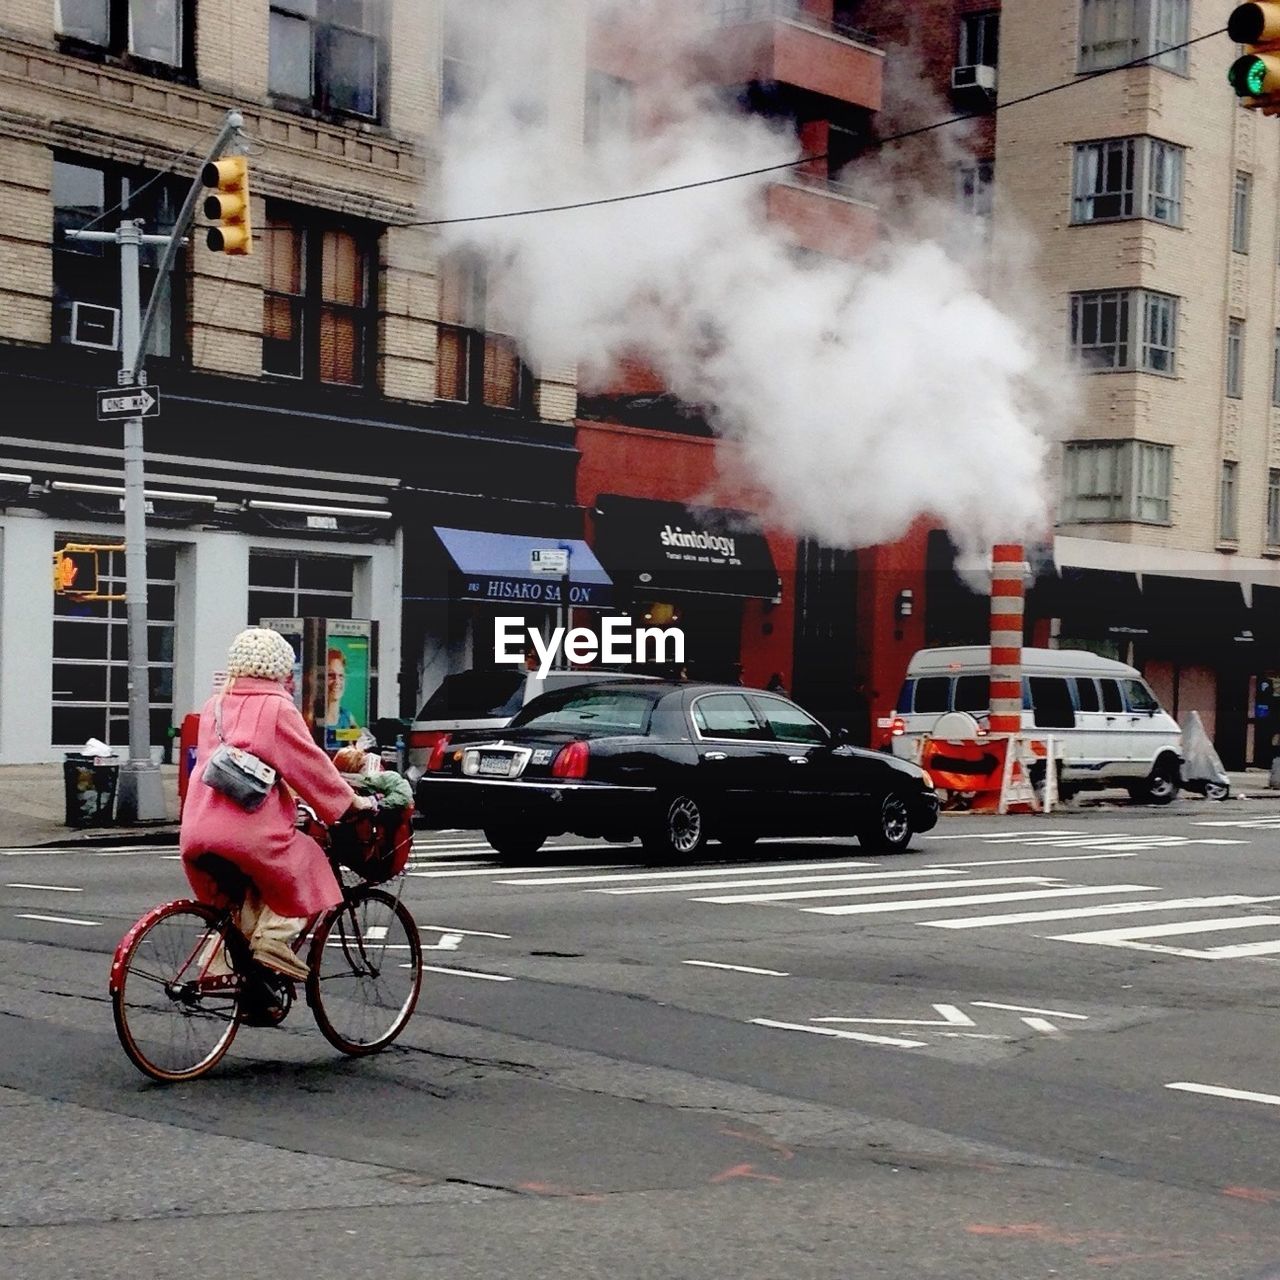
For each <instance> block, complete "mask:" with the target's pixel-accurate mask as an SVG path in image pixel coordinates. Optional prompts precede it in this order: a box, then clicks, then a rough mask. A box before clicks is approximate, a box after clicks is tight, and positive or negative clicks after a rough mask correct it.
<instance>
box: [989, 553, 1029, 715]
mask: <svg viewBox="0 0 1280 1280" xmlns="http://www.w3.org/2000/svg"><path fill="white" fill-rule="evenodd" d="M1024 559H1025V557H1024V555H1023V550H1022V544H1021V543H1018V542H1001V543H997V544H996V546H994V547H993V548H992V550H991V695H990V696H991V719H990V732H991V733H993V734H994V733H1019V732H1021V730H1022V615H1023V607H1024V600H1023V586H1022V573H1023V563H1024Z"/></svg>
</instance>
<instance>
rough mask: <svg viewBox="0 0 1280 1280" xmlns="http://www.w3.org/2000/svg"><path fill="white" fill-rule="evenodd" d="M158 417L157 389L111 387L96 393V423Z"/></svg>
mask: <svg viewBox="0 0 1280 1280" xmlns="http://www.w3.org/2000/svg"><path fill="white" fill-rule="evenodd" d="M159 416H160V388H159V387H113V388H112V389H111V390H109V391H99V392H98V421H99V422H113V421H115V420H117V419H119V418H156V417H159Z"/></svg>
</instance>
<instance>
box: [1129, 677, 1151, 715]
mask: <svg viewBox="0 0 1280 1280" xmlns="http://www.w3.org/2000/svg"><path fill="white" fill-rule="evenodd" d="M1120 685H1121V687H1122V688H1123V689H1124V700H1125V702H1126V703H1128V705H1129V710H1130V711H1136V712H1139V713H1142V712H1147V713H1150V714H1154V713H1155V712H1157V711H1159V710H1160V704H1159V703H1158V702H1157V701H1156V696H1155V694H1153V693H1152V692H1151V690H1150V689H1148V688H1147V686H1146V685H1145V684H1144V683H1143V682H1142V681H1141V680H1122V681H1120Z"/></svg>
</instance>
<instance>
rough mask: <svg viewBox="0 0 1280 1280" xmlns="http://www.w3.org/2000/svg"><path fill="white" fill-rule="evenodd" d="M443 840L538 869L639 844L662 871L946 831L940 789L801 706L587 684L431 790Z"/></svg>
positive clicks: (450, 746)
mask: <svg viewBox="0 0 1280 1280" xmlns="http://www.w3.org/2000/svg"><path fill="white" fill-rule="evenodd" d="M418 812H419V814H420V815H421V821H422V822H423V823H424V824H425V825H426V826H428V827H431V828H437V829H439V828H456V827H464V828H476V827H479V828H482V829H483V831H484V834H485V838H486V839H487V840H488V841H489V843H490V844H491V845H492V846H493V847H494V849H495V850H496V851H497V852H498V853H500V854H503V855H505V856H508V857H512V858H519V857H529V856H531V855H532V854H534V853H536V852H537V851H538V849H539V848H541V846H542V844H543V842H544V841H545V840H546V839H547V837H548V836H552V835H561V834H563V833H565V832H572V833H574V834H575V835H580V836H602V837H604V838H605V839H607V840H614V841H627V840H632V839H634V838H635V837H637V836H638V837H639V838H640V839H641V840H642V841H643V843H644V847H645V850H646V852H647V853H648V854H649V855H650V856H652V857H654V858H657V859H661V860H664V861H665V860H671V859H679V858H692V857H693V856H695V855H696V854H697V853H698V851H699V850H700V849H701V848H702V846H703V845H704V844H705V843H706V841H707V840H708V839H709V838H710V839H715V840H719V841H720V843H721V844H723V845H726V846H729V847H731V848H733V849H737V850H746V849H748V848H749V847H750V846H751V845H752V844H753V843H754V842H755V841H756V839H757V838H758V837H760V836H764V835H775V836H819V835H856V836H857V837H858V840H859V842H860V843H861V844H862V845H864V846H865V847H868V848H871V849H878V850H899V849H905V848H906V847H907V845H908V844H909V843H910V841H911V837H912V835H913V834H915V833H916V832H919V831H928V830H929V828H930V827H932V826H933V825H934V824H935V823H936V822H937V820H938V797H937V795H936V793H935V792H934V789H933V783H932V781H931V779H930V778H929V775H928V774H927V773H925V771H924V770H923V769H920V768H917V767H916V766H915V765H913V764H909V763H907V762H906V761H904V760H898V759H895V758H894V757H893V756H888V755H881V754H879V753H877V752H872V751H863V750H860V749H859V748H857V747H852V746H849V745H848V744H847V743H846V742H845V741H844V737H843V734H841V733H836V734H831V733H829V732H828V731H827V730H826V729H825V728H824V727H823V726H822V725H821V724H819V723H818V722H817V721H816V720H815V719H814V718H813V717H812V716H811V715H809V714H808V713H807V712H805V711H802V710H801V709H800V708H799V707H798V706H796V705H795V703H793V702H790V701H788V700H787V699H786V698H782V697H779V696H778V695H777V694H774V693H763V692H759V691H757V690H754V689H743V688H740V687H737V686H725V685H710V684H686V683H666V682H655V683H652V684H643V685H640V684H636V683H626V684H624V683H621V682H616V683H608V682H602V683H598V684H590V685H578V686H575V687H572V688H568V689H562V690H559V691H557V692H554V693H547V694H543V695H542V696H541V697H539V698H535V699H533V700H532V701H531V702H529V703H527V704H526V705H525V707H524V708H523V709H522V710H521V711H520V712H519V713H518V714H517V715H516V716H515V718H514V719H513V720H512V721H511V723H510V724H509V725H508V726H507V727H506V728H505V729H500V730H497V731H494V730H492V729H480V730H471V731H466V732H459V733H455V734H453V735H452V736H451V737H449V738H446V739H444V740H443V741H441V742H438V743H437V744H436V745H435V747H434V748H433V749H432V753H431V757H430V759H429V760H428V762H427V768H426V772H425V773H424V774H423V775H422V778H421V780H420V781H419V783H418Z"/></svg>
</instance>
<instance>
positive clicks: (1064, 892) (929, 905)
mask: <svg viewBox="0 0 1280 1280" xmlns="http://www.w3.org/2000/svg"><path fill="white" fill-rule="evenodd" d="M1155 888H1156V887H1155V885H1150V884H1103V885H1098V886H1097V887H1089V888H1083V889H1079V888H1077V889H1030V890H1026V891H1023V892H1019V893H975V894H973V895H972V896H969V897H962V898H926V899H925V900H924V901H923V902H858V903H842V904H841V905H840V906H838V907H801V908H800V909H801V910H802V911H810V912H813V913H815V914H817V915H826V916H857V915H870V914H871V913H872V912H880V911H932V910H934V909H935V908H937V907H957V906H965V905H968V906H980V905H982V904H983V903H987V902H1018V901H1024V900H1026V899H1028V898H1073V897H1083V896H1085V895H1087V894H1091V893H1152V892H1154V891H1155ZM702 901H706V899H702ZM712 901H714V899H712Z"/></svg>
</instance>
